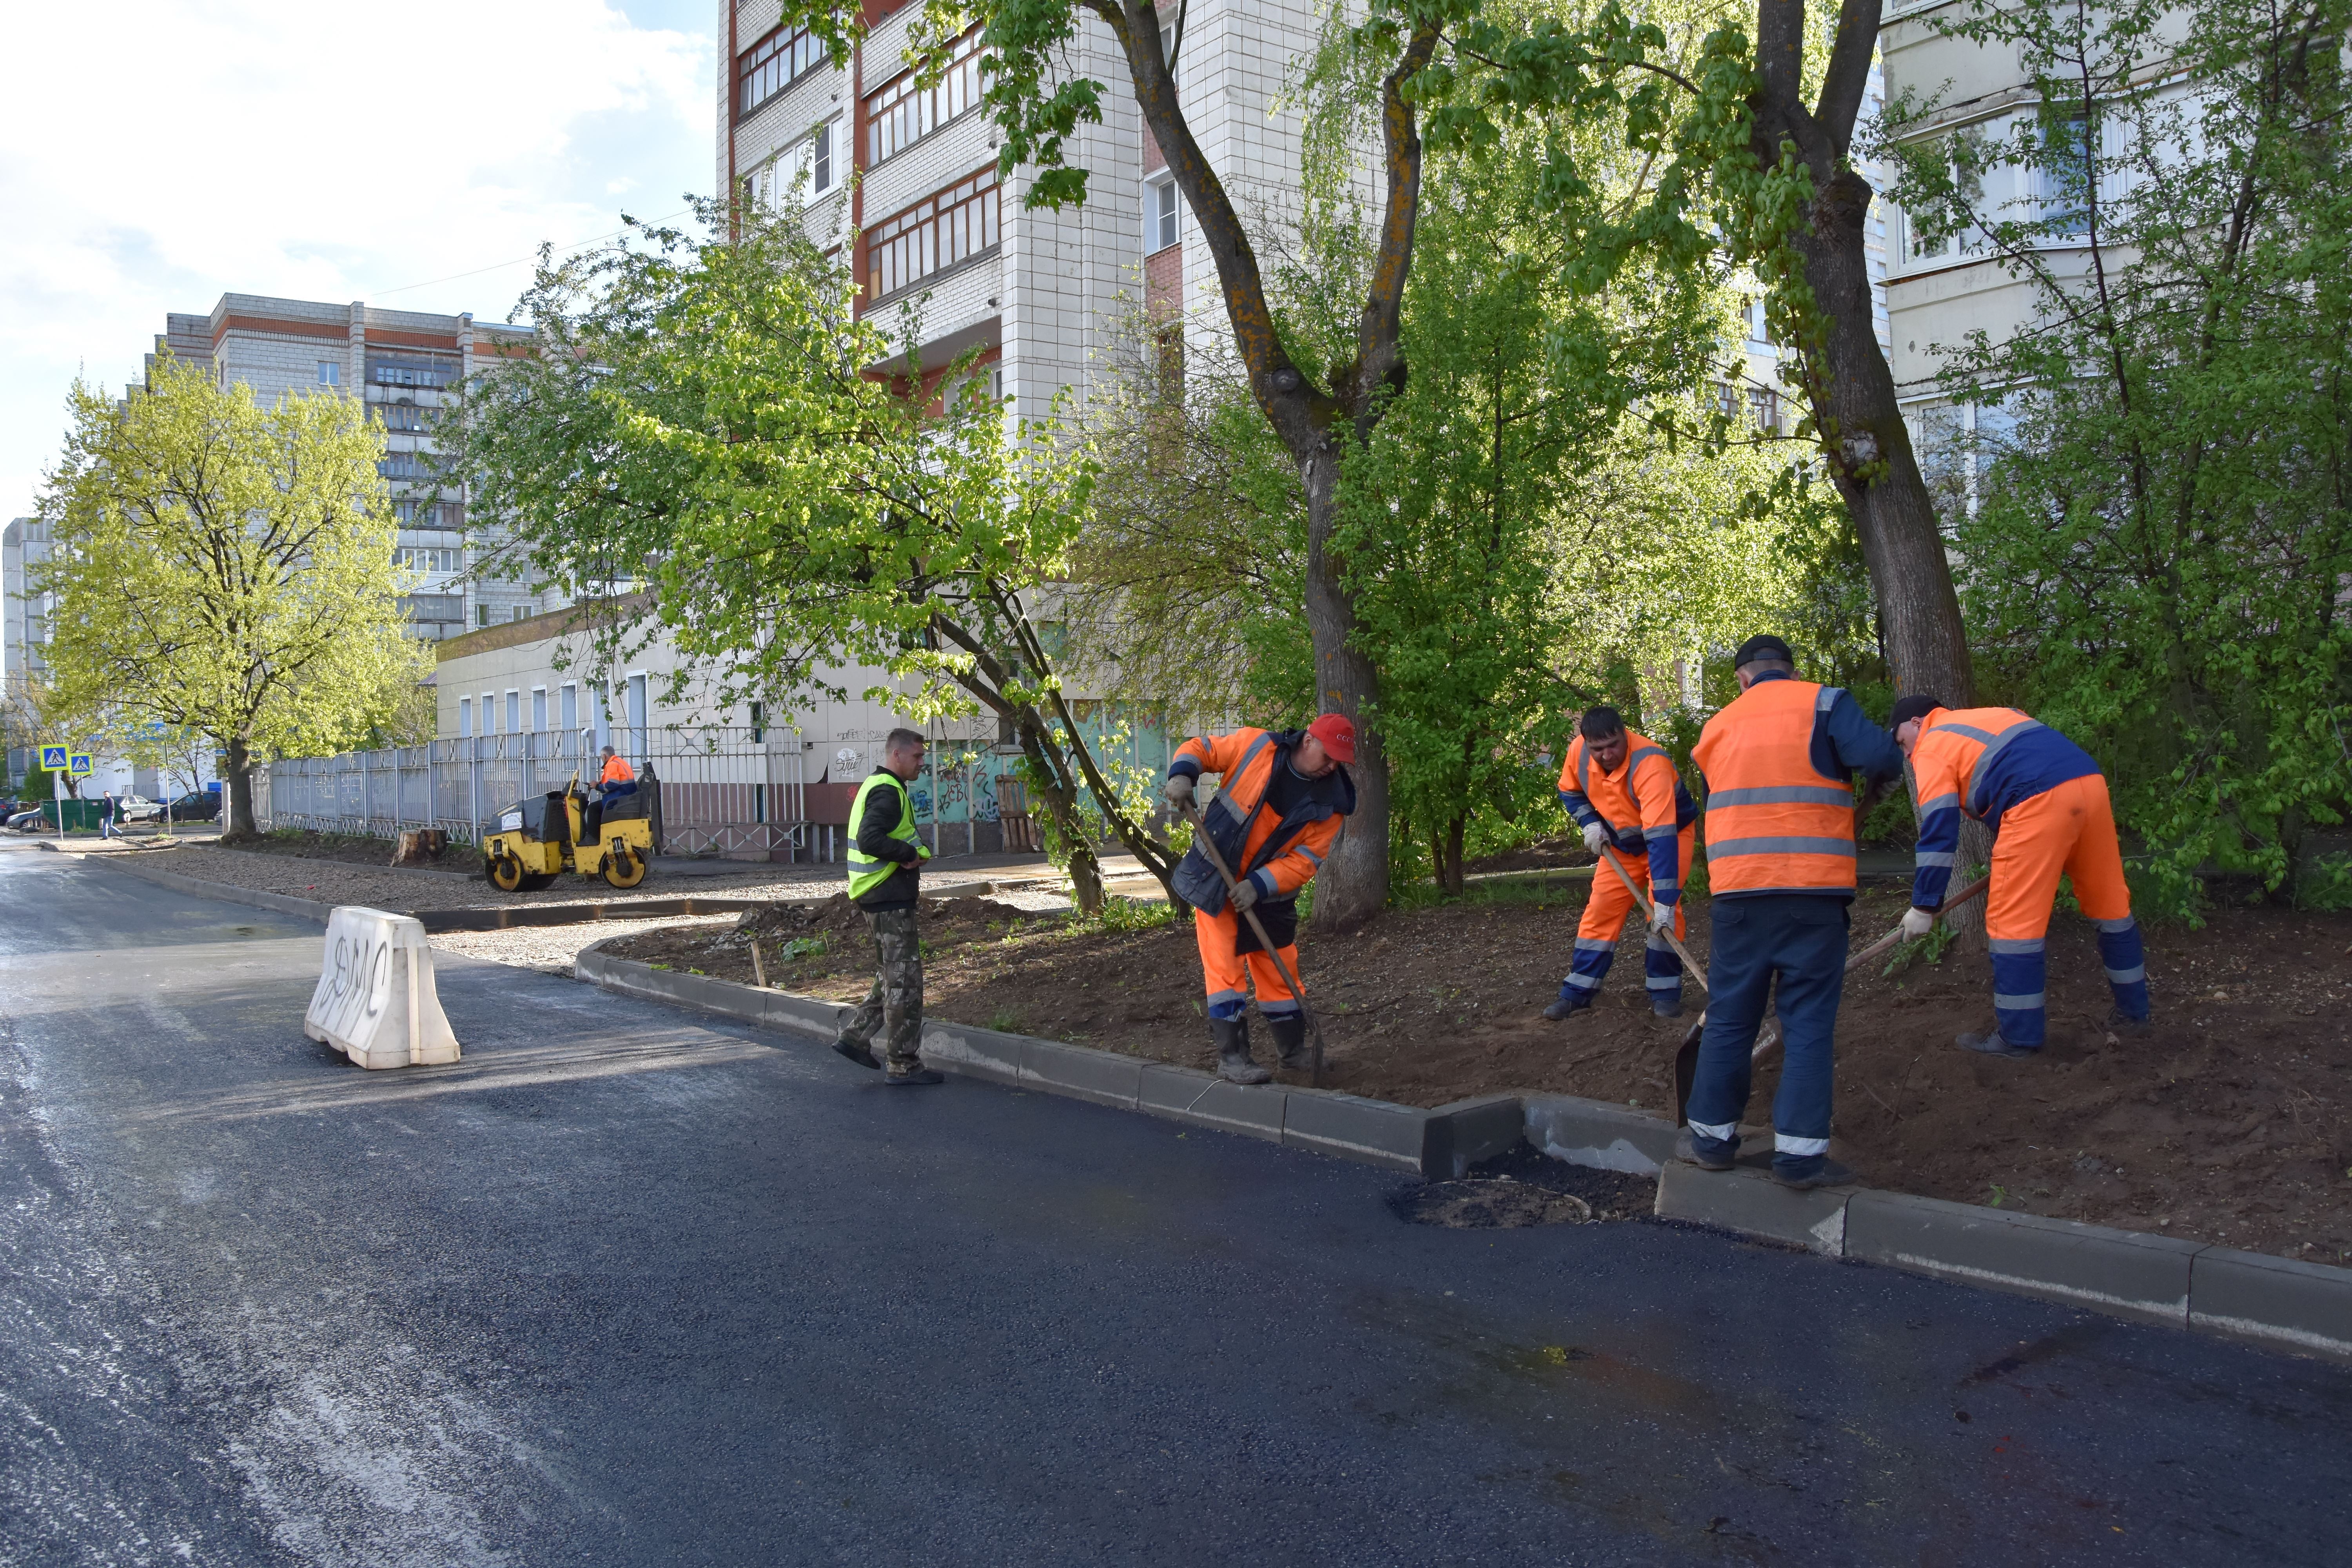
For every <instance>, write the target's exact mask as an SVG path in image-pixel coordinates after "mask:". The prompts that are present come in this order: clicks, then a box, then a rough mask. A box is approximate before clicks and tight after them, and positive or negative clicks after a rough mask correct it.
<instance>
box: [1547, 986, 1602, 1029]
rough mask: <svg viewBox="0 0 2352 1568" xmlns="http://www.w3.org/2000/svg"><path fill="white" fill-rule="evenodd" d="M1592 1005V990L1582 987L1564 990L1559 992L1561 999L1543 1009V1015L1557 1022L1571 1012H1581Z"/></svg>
mask: <svg viewBox="0 0 2352 1568" xmlns="http://www.w3.org/2000/svg"><path fill="white" fill-rule="evenodd" d="M1591 1005H1592V993H1591V992H1590V991H1585V990H1581V989H1580V990H1575V991H1563V992H1561V993H1560V994H1559V1001H1557V1002H1554V1003H1553V1004H1552V1005H1550V1006H1549V1007H1547V1008H1545V1009H1544V1010H1543V1016H1545V1017H1547V1018H1549V1019H1550V1020H1551V1021H1552V1022H1553V1023H1555V1024H1557V1023H1559V1021H1560V1020H1561V1019H1562V1018H1565V1017H1567V1016H1569V1015H1570V1013H1581V1012H1583V1011H1584V1010H1585V1009H1586V1008H1587V1007H1590V1006H1591Z"/></svg>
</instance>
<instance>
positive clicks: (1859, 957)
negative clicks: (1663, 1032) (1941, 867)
mask: <svg viewBox="0 0 2352 1568" xmlns="http://www.w3.org/2000/svg"><path fill="white" fill-rule="evenodd" d="M1991 886H1992V879H1991V878H1990V877H1989V876H1986V877H1979V878H1978V879H1976V880H1975V881H1973V882H1970V883H1969V885H1968V886H1967V887H1965V888H1962V889H1960V890H1959V891H1958V892H1957V893H1955V894H1953V895H1952V896H1951V897H1950V898H1948V899H1946V900H1944V907H1943V908H1942V909H1940V910H1937V911H1936V918H1937V919H1938V920H1941V919H1942V918H1943V917H1944V916H1946V915H1948V914H1949V913H1951V912H1952V911H1953V910H1957V909H1958V908H1959V907H1960V906H1961V905H1962V904H1965V903H1967V902H1968V901H1969V900H1970V899H1974V898H1979V897H1981V896H1982V895H1983V893H1984V890H1985V889H1987V888H1990V887H1991ZM1902 940H1903V928H1902V927H1901V926H1900V925H1897V926H1896V927H1895V929H1894V930H1893V931H1888V932H1887V933H1886V934H1885V936H1882V937H1880V938H1879V939H1878V940H1877V941H1876V942H1872V943H1871V944H1870V945H1869V946H1868V947H1865V948H1864V949H1863V950H1862V951H1861V952H1857V953H1855V954H1854V955H1853V957H1852V958H1849V959H1847V960H1846V961H1845V972H1846V973H1848V974H1852V973H1853V972H1854V971H1855V970H1857V969H1860V968H1861V967H1862V966H1863V965H1864V964H1865V963H1869V962H1870V961H1871V960H1872V959H1874V958H1876V957H1878V956H1879V955H1880V954H1881V953H1883V952H1886V951H1888V950H1889V949H1890V948H1892V947H1894V946H1895V943H1897V942H1901V941H1902ZM1683 962H1684V963H1689V962H1690V961H1689V960H1688V959H1685V960H1684V961H1683ZM1705 1033H1706V1014H1705V1013H1701V1014H1700V1015H1699V1016H1698V1022H1697V1023H1696V1024H1693V1025H1692V1026H1690V1029H1689V1032H1688V1033H1686V1034H1685V1035H1684V1036H1683V1044H1682V1048H1681V1049H1680V1050H1678V1051H1676V1052H1675V1126H1677V1127H1680V1126H1681V1125H1682V1124H1683V1121H1684V1120H1685V1115H1686V1113H1687V1111H1688V1110H1689V1108H1690V1091H1691V1080H1692V1079H1695V1078H1696V1077H1697V1076H1698V1042H1699V1037H1701V1036H1702V1035H1703V1034H1705ZM1779 1044H1780V1020H1779V1019H1777V1018H1768V1019H1766V1020H1765V1022H1764V1026H1763V1027H1762V1028H1761V1029H1759V1030H1758V1031H1757V1034H1756V1046H1755V1048H1754V1049H1753V1050H1751V1051H1749V1052H1748V1061H1749V1062H1751V1063H1754V1062H1760V1061H1762V1060H1763V1059H1764V1058H1765V1056H1766V1055H1767V1054H1768V1053H1769V1051H1771V1049H1772V1048H1773V1047H1775V1046H1778V1045H1779Z"/></svg>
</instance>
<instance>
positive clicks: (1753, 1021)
mask: <svg viewBox="0 0 2352 1568" xmlns="http://www.w3.org/2000/svg"><path fill="white" fill-rule="evenodd" d="M1711 915H1712V921H1713V940H1712V944H1711V948H1710V951H1709V952H1708V953H1707V963H1706V984H1707V999H1706V1034H1705V1035H1704V1036H1703V1037H1701V1038H1700V1040H1699V1047H1698V1068H1697V1071H1696V1075H1695V1076H1694V1078H1693V1079H1692V1080H1691V1093H1690V1105H1689V1107H1688V1108H1687V1110H1685V1115H1686V1116H1687V1117H1688V1118H1689V1121H1690V1130H1691V1138H1692V1142H1694V1143H1695V1144H1696V1147H1697V1148H1698V1150H1699V1151H1700V1152H1702V1153H1726V1154H1727V1153H1731V1152H1735V1151H1736V1150H1737V1149H1738V1145H1739V1118H1740V1115H1741V1113H1742V1112H1744V1111H1745V1110H1747V1109H1748V1076H1749V1075H1748V1052H1750V1051H1751V1050H1753V1049H1754V1048H1755V1046H1756V1031H1757V1029H1758V1028H1759V1026H1761V1025H1762V1024H1763V1022H1764V1015H1765V1012H1766V1010H1767V1008H1768V1007H1769V1006H1770V1005H1771V1004H1772V1001H1773V993H1774V991H1775V989H1776V988H1777V989H1778V991H1779V994H1780V1002H1779V1007H1778V1009H1777V1010H1778V1012H1779V1014H1780V1033H1781V1041H1782V1044H1781V1053H1782V1056H1781V1062H1780V1093H1778V1094H1777V1095H1775V1096H1773V1098H1772V1131H1773V1133H1774V1140H1773V1143H1774V1150H1773V1155H1772V1165H1773V1168H1774V1169H1775V1170H1778V1171H1780V1172H1781V1173H1784V1174H1787V1175H1791V1176H1802V1175H1810V1174H1811V1173H1813V1172H1815V1171H1818V1170H1819V1169H1821V1166H1822V1160H1823V1157H1824V1156H1825V1155H1826V1154H1827V1152H1828V1151H1829V1146H1830V1079H1831V1070H1832V1069H1831V1060H1830V1052H1831V1045H1832V1040H1833V1039H1834V1038H1835V1036H1836V1033H1837V1012H1838V1002H1839V1000H1840V998H1842V997H1843V995H1844V994H1845V959H1846V929H1847V926H1848V924H1849V921H1848V919H1847V913H1846V900H1844V899H1843V898H1840V897H1834V896H1828V895H1820V894H1810V893H1761V894H1758V895H1756V896H1754V897H1752V898H1744V899H1743V898H1728V899H1717V900H1715V907H1714V909H1713V910H1712V911H1711Z"/></svg>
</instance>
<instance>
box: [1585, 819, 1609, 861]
mask: <svg viewBox="0 0 2352 1568" xmlns="http://www.w3.org/2000/svg"><path fill="white" fill-rule="evenodd" d="M1608 846H1609V829H1607V828H1606V827H1603V826H1601V824H1599V823H1597V822H1595V823H1591V824H1588V825H1587V826H1586V827H1585V829H1584V847H1586V848H1587V849H1590V850H1591V851H1592V853H1593V854H1594V856H1596V857H1598V856H1599V855H1600V853H1601V850H1603V849H1605V848H1607V847H1608Z"/></svg>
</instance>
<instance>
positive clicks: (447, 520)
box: [392, 500, 466, 529]
mask: <svg viewBox="0 0 2352 1568" xmlns="http://www.w3.org/2000/svg"><path fill="white" fill-rule="evenodd" d="M392 515H393V516H394V517H396V518H398V519H399V520H400V521H401V522H402V523H403V524H404V526H406V527H409V528H447V529H459V528H463V527H465V526H466V508H465V504H464V503H463V502H461V501H454V500H440V501H434V500H395V501H394V502H393V503H392Z"/></svg>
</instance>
